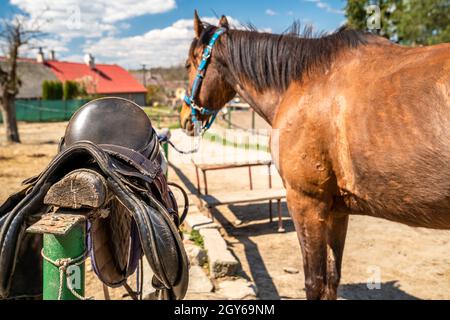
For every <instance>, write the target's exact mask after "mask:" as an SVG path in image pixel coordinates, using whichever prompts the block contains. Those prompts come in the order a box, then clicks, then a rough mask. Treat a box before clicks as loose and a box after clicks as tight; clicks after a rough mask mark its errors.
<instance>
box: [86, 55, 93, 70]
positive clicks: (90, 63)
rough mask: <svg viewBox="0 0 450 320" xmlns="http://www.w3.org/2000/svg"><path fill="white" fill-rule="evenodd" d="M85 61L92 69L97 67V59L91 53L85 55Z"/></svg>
mask: <svg viewBox="0 0 450 320" xmlns="http://www.w3.org/2000/svg"><path fill="white" fill-rule="evenodd" d="M84 63H86V65H87V66H88V67H89V68H91V69H95V59H94V56H93V55H92V54H90V53H87V54H86V55H85V56H84Z"/></svg>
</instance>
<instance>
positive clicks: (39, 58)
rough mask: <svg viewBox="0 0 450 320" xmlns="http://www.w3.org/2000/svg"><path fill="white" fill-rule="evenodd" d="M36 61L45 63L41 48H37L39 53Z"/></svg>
mask: <svg viewBox="0 0 450 320" xmlns="http://www.w3.org/2000/svg"><path fill="white" fill-rule="evenodd" d="M36 61H37V62H38V63H44V62H45V57H44V51H42V47H39V52H38V54H37V56H36Z"/></svg>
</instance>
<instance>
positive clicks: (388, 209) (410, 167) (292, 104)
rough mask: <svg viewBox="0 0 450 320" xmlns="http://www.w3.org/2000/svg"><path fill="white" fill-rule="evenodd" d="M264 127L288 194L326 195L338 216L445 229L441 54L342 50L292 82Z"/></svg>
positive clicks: (444, 58)
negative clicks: (273, 140)
mask: <svg viewBox="0 0 450 320" xmlns="http://www.w3.org/2000/svg"><path fill="white" fill-rule="evenodd" d="M377 40H378V39H377ZM272 127H273V128H274V129H278V130H279V143H280V147H279V156H278V158H279V159H280V161H279V164H278V167H279V169H280V173H281V175H282V177H283V180H284V181H285V183H286V185H287V187H288V188H289V189H294V190H302V191H303V192H307V193H313V194H324V195H325V194H327V193H330V194H329V196H330V197H331V196H333V197H335V199H333V205H334V207H335V208H336V209H340V210H342V209H345V210H346V211H348V210H351V211H352V212H354V213H362V214H367V215H372V216H376V217H382V218H387V219H390V220H394V221H398V222H402V223H406V224H409V225H412V226H422V227H430V228H450V46H449V45H441V46H435V47H425V48H415V49H408V48H404V47H400V46H397V45H393V44H390V43H389V42H387V41H386V42H385V41H376V43H375V44H373V45H371V44H368V45H366V46H361V47H359V48H357V49H353V50H349V51H348V52H345V53H343V54H342V56H341V57H339V58H337V59H336V61H335V63H333V65H332V66H331V67H330V68H329V70H327V72H325V73H324V74H320V75H317V76H312V77H310V79H308V81H305V85H302V84H297V83H293V84H292V85H291V86H290V87H289V88H288V90H287V91H286V93H285V94H284V95H283V96H282V98H281V101H280V105H279V107H278V110H277V112H276V115H275V117H274V120H273V122H272ZM274 158H275V157H274ZM336 189H338V190H336ZM329 201H331V200H329Z"/></svg>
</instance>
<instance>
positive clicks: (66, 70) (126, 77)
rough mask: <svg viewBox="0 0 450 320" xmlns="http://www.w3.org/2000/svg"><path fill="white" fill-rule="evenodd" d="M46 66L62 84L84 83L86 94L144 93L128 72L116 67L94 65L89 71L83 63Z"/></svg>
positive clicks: (48, 62)
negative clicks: (85, 84)
mask: <svg viewBox="0 0 450 320" xmlns="http://www.w3.org/2000/svg"><path fill="white" fill-rule="evenodd" d="M45 63H46V65H47V66H48V67H49V68H50V69H51V70H52V71H53V73H54V74H55V75H56V76H57V77H58V79H59V80H60V81H62V82H64V81H67V80H72V81H85V82H86V83H88V85H87V86H86V89H87V91H88V93H99V94H114V93H140V92H142V93H144V92H147V90H146V89H145V87H144V86H143V85H142V84H140V83H139V82H138V81H137V80H136V79H135V78H134V77H133V76H132V75H131V74H130V73H129V72H128V71H126V70H125V69H123V68H122V67H120V66H118V65H115V64H114V65H111V64H96V65H95V68H94V69H91V68H90V67H89V66H88V65H86V64H84V63H76V62H65V61H56V60H52V61H46V62H45Z"/></svg>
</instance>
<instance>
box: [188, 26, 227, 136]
mask: <svg viewBox="0 0 450 320" xmlns="http://www.w3.org/2000/svg"><path fill="white" fill-rule="evenodd" d="M224 32H225V29H224V28H219V29H217V30H216V32H214V34H213V36H212V37H211V39H210V40H209V43H208V45H207V46H206V48H205V50H203V55H202V61H201V62H200V65H199V66H198V68H197V75H196V76H195V80H194V82H193V84H192V88H191V95H190V96H188V95H187V94H186V95H185V96H184V101H185V102H186V104H187V105H188V106H189V107H190V108H191V118H192V122H193V124H194V128H195V129H196V130H204V131H206V130H208V129H209V128H210V127H211V125H212V124H213V122H214V120H215V119H216V116H217V113H218V112H219V111H220V110H212V109H208V108H207V107H200V106H198V105H197V104H196V103H195V101H194V100H195V97H196V95H197V93H198V91H199V90H200V87H201V84H202V81H203V78H204V77H205V73H206V67H207V66H208V61H209V58H210V57H211V52H212V48H213V47H214V44H215V43H216V41H217V39H218V38H219V36H220V35H221V34H223V33H224ZM197 112H198V114H200V115H209V116H210V118H209V119H208V121H207V122H206V124H205V125H204V126H203V127H202V126H201V122H200V120H198V119H197Z"/></svg>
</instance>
